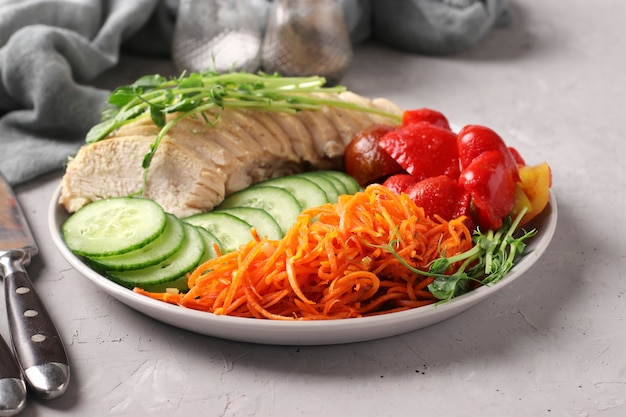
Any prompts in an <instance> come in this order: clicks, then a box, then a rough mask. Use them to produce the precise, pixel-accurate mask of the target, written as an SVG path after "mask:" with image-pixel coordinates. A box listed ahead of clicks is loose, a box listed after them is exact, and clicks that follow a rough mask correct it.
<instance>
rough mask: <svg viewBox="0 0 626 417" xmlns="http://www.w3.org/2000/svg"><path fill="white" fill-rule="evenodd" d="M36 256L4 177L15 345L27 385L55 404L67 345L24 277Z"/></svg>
mask: <svg viewBox="0 0 626 417" xmlns="http://www.w3.org/2000/svg"><path fill="white" fill-rule="evenodd" d="M38 251H39V249H38V248H37V243H36V242H35V239H34V238H33V235H32V233H31V231H30V229H29V227H28V224H27V222H26V217H24V213H23V212H22V209H21V207H20V206H19V203H18V201H17V199H16V198H15V194H14V193H13V190H12V189H11V187H10V185H9V184H8V182H7V181H6V179H5V178H4V176H3V175H2V174H1V173H0V275H1V276H2V277H3V278H4V293H5V297H6V307H7V316H8V322H9V331H10V333H11V341H12V343H13V349H14V351H15V356H16V359H17V363H18V364H19V366H20V368H21V370H22V372H23V375H24V378H25V379H26V382H27V385H28V386H29V387H30V388H31V389H32V390H33V391H35V392H36V393H37V394H39V396H40V397H42V398H44V399H53V398H57V397H59V396H61V395H63V393H64V392H65V390H66V389H67V386H68V384H69V378H70V367H69V362H68V360H67V354H66V352H65V347H64V346H63V341H62V339H61V337H60V336H59V333H58V331H57V329H56V327H55V325H54V323H53V321H52V318H51V317H50V315H49V314H48V311H47V310H46V308H45V306H44V304H43V303H42V302H41V299H40V298H39V296H38V295H37V293H36V291H35V287H34V286H33V283H32V282H31V280H30V278H29V276H28V273H27V272H26V267H27V266H28V264H29V263H30V260H31V258H32V257H33V256H35V255H37V253H38Z"/></svg>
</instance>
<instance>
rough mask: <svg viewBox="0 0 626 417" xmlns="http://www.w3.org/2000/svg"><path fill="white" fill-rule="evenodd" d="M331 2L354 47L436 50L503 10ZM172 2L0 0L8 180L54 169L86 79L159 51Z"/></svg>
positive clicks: (3, 151)
mask: <svg viewBox="0 0 626 417" xmlns="http://www.w3.org/2000/svg"><path fill="white" fill-rule="evenodd" d="M201 1H204V0H201ZM224 1H230V0H224ZM232 1H235V0H232ZM267 1H268V2H269V1H270V0H267ZM341 1H342V6H343V10H344V15H345V18H346V23H347V26H348V29H349V31H350V37H351V40H352V42H353V43H354V44H357V43H361V42H364V41H366V40H368V39H376V40H378V41H379V42H381V43H383V44H386V45H389V46H391V47H394V48H399V49H402V50H405V51H409V52H413V53H435V54H442V55H444V54H450V53H454V52H457V51H459V50H462V49H463V48H467V47H469V46H471V45H473V44H475V43H476V42H477V41H478V40H480V38H481V37H482V36H484V35H485V34H486V33H487V32H488V31H489V30H490V29H491V28H492V27H493V26H495V25H496V24H497V23H498V22H501V21H502V16H503V15H505V12H506V7H505V4H506V0H341ZM177 5H178V0H130V1H129V0H55V1H50V0H0V171H2V172H3V174H4V175H5V177H6V178H7V179H8V180H9V182H11V183H12V184H19V183H22V182H25V181H27V180H30V179H32V178H35V177H36V176H38V175H41V174H44V173H47V172H50V171H52V170H56V169H59V168H61V167H62V166H63V163H64V162H65V160H66V159H67V157H68V156H70V155H73V154H74V153H75V152H76V151H77V150H78V148H79V147H80V146H81V145H82V144H84V137H85V134H86V132H87V131H88V130H89V128H90V127H91V126H93V125H94V124H96V123H97V122H98V121H99V120H100V111H101V110H102V108H103V107H104V105H105V103H106V100H107V98H108V95H109V91H106V90H103V89H98V88H95V87H94V80H95V79H97V77H98V76H100V75H101V74H103V73H104V72H105V71H106V70H109V69H111V68H112V67H114V66H116V65H117V63H118V60H119V55H120V51H121V50H122V48H124V50H125V51H126V50H127V51H130V52H132V53H138V54H164V53H165V54H167V56H169V54H170V50H169V43H170V42H171V38H172V32H173V25H174V23H175V20H176V16H175V15H176V9H177ZM207 24H210V22H207Z"/></svg>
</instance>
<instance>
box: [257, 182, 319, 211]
mask: <svg viewBox="0 0 626 417" xmlns="http://www.w3.org/2000/svg"><path fill="white" fill-rule="evenodd" d="M256 186H261V187H263V186H269V187H278V188H283V189H285V190H287V191H289V192H290V193H291V194H292V195H293V196H294V197H295V198H296V200H298V203H300V206H302V209H306V208H310V207H317V206H321V205H323V204H326V203H328V196H327V195H326V193H325V192H324V190H323V189H322V188H321V187H320V186H319V185H317V184H315V183H314V182H313V181H311V180H309V179H308V178H307V177H303V176H297V175H290V176H287V177H280V178H273V179H271V180H267V181H263V182H259V183H257V184H255V185H254V186H253V187H256Z"/></svg>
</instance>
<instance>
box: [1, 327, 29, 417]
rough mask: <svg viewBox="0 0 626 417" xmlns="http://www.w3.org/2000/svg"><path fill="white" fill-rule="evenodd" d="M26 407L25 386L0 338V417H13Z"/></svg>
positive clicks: (11, 356)
mask: <svg viewBox="0 0 626 417" xmlns="http://www.w3.org/2000/svg"><path fill="white" fill-rule="evenodd" d="M25 405H26V384H25V383H24V379H23V378H22V371H21V370H20V367H19V366H18V364H17V362H15V358H14V357H13V352H11V349H9V346H7V344H6V342H5V341H4V338H3V337H1V336H0V416H2V417H5V416H14V415H16V414H17V413H19V412H20V411H22V409H23V408H24V406H25Z"/></svg>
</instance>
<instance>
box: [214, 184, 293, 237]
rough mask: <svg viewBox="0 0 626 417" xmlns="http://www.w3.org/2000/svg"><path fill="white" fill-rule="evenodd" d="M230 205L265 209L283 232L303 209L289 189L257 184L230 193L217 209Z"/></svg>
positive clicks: (285, 231)
mask: <svg viewBox="0 0 626 417" xmlns="http://www.w3.org/2000/svg"><path fill="white" fill-rule="evenodd" d="M230 207H254V208H260V209H263V210H265V211H266V212H267V213H269V215H270V216H272V217H273V218H274V220H276V223H278V225H279V226H280V230H281V232H282V233H283V234H285V233H287V231H288V230H289V228H290V227H291V226H292V225H293V224H294V223H295V222H296V219H297V217H298V215H299V214H300V212H301V211H302V206H301V205H300V203H299V202H298V200H296V198H295V197H294V196H293V194H291V193H290V192H289V191H287V190H285V189H283V188H278V187H268V186H262V185H255V186H253V187H249V188H246V189H244V190H241V191H237V192H236V193H233V194H231V195H229V196H228V197H226V199H225V200H224V201H222V203H221V204H220V205H219V206H218V207H217V209H218V210H221V209H224V208H230Z"/></svg>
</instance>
